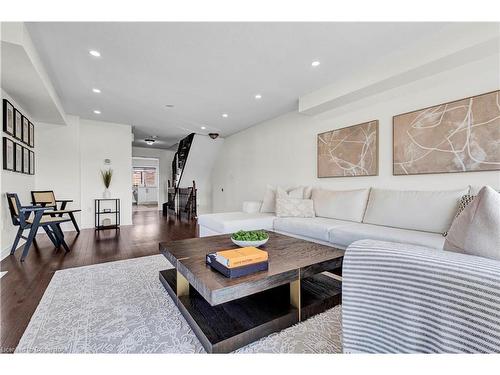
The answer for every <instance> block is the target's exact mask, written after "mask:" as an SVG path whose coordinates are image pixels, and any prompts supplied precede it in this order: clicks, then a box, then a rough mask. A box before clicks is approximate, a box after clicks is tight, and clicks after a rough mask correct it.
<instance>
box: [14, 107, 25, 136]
mask: <svg viewBox="0 0 500 375" xmlns="http://www.w3.org/2000/svg"><path fill="white" fill-rule="evenodd" d="M14 138H16V139H19V140H22V139H23V115H22V114H21V112H19V111H18V110H17V109H15V108H14Z"/></svg>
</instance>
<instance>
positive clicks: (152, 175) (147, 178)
mask: <svg viewBox="0 0 500 375" xmlns="http://www.w3.org/2000/svg"><path fill="white" fill-rule="evenodd" d="M132 185H134V186H140V187H156V168H147V167H134V170H133V172H132Z"/></svg>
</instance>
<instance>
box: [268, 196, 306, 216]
mask: <svg viewBox="0 0 500 375" xmlns="http://www.w3.org/2000/svg"><path fill="white" fill-rule="evenodd" d="M276 216H278V217H314V206H313V201H312V199H302V198H300V199H297V198H277V199H276Z"/></svg>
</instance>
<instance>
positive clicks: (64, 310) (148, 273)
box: [16, 255, 342, 353]
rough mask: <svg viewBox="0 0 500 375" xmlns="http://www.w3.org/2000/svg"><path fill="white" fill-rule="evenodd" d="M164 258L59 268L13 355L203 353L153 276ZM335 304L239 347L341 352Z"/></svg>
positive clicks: (255, 350) (338, 310)
mask: <svg viewBox="0 0 500 375" xmlns="http://www.w3.org/2000/svg"><path fill="white" fill-rule="evenodd" d="M171 267H172V266H171V265H170V264H169V263H168V261H167V260H166V259H165V257H163V256H162V255H154V256H148V257H143V258H136V259H129V260H123V261H117V262H111V263H103V264H98V265H93V266H86V267H78V268H71V269H67V270H61V271H57V272H56V273H55V274H54V276H53V278H52V280H51V282H50V284H49V286H48V288H47V290H46V291H45V294H44V295H43V297H42V300H41V301H40V304H39V305H38V307H37V309H36V311H35V313H34V314H33V317H32V319H31V321H30V323H29V325H28V327H27V328H26V331H25V332H24V335H23V337H22V338H21V341H20V343H19V345H18V347H17V349H16V353H33V352H36V353H204V352H205V350H204V349H203V347H202V346H201V344H200V342H199V341H198V339H197V338H196V336H195V334H194V333H193V331H192V330H191V328H190V327H189V325H188V323H187V322H186V320H185V319H184V317H183V316H182V315H181V314H180V312H179V310H178V309H177V307H176V306H175V304H174V302H173V300H172V299H171V298H170V296H169V295H168V294H167V292H166V291H165V289H164V288H163V286H162V284H161V283H160V281H159V279H158V272H159V271H160V270H163V269H167V268H171ZM341 349H342V345H341V308H340V306H337V307H335V308H333V309H330V310H328V311H326V312H324V313H322V314H319V315H317V316H315V317H313V318H310V319H308V320H306V321H305V322H302V323H299V324H297V325H294V326H292V327H290V328H287V329H285V330H283V331H281V332H278V333H275V334H272V335H269V336H268V337H265V338H263V339H261V340H259V341H256V342H254V343H252V344H250V345H247V346H245V347H243V348H240V349H239V350H237V351H236V352H237V353H339V352H341Z"/></svg>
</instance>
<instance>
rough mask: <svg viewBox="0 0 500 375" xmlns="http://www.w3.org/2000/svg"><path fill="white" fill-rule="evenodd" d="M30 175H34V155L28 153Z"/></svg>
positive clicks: (31, 152)
mask: <svg viewBox="0 0 500 375" xmlns="http://www.w3.org/2000/svg"><path fill="white" fill-rule="evenodd" d="M30 174H32V175H34V174H35V153H34V152H33V151H30Z"/></svg>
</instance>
